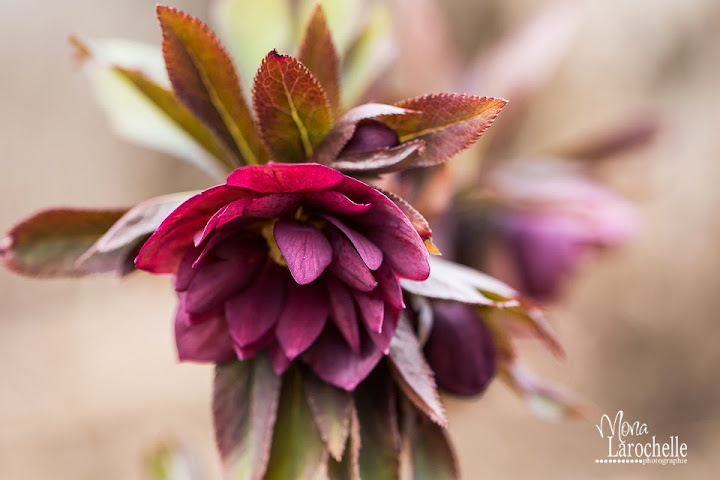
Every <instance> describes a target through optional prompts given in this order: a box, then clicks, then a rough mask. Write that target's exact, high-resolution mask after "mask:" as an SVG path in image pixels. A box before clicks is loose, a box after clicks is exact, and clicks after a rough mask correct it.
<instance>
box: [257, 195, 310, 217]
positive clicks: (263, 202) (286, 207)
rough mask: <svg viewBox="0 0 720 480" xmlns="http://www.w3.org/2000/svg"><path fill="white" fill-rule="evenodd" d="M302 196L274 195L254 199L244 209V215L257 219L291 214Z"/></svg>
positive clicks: (298, 204)
mask: <svg viewBox="0 0 720 480" xmlns="http://www.w3.org/2000/svg"><path fill="white" fill-rule="evenodd" d="M301 200H302V196H301V195H300V194H298V193H276V194H271V195H264V196H262V197H258V198H254V199H253V200H252V201H251V202H250V204H249V205H248V206H247V207H245V211H244V212H243V214H244V215H249V216H252V217H259V218H274V217H281V216H283V215H287V214H289V213H292V212H293V211H294V210H295V209H297V207H298V206H300V201H301Z"/></svg>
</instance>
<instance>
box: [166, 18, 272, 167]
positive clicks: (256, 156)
mask: <svg viewBox="0 0 720 480" xmlns="http://www.w3.org/2000/svg"><path fill="white" fill-rule="evenodd" d="M157 15H158V19H159V20H160V25H161V27H162V31H163V55H164V57H165V65H166V66H167V71H168V75H169V76H170V81H171V82H172V85H173V89H174V90H175V94H176V95H177V96H178V98H179V99H180V100H181V101H182V102H183V103H184V104H185V105H186V106H187V107H188V108H189V109H190V110H191V111H192V112H193V113H195V115H197V116H198V118H200V119H201V120H202V121H203V122H204V123H205V124H206V125H207V126H208V127H210V128H211V129H212V130H213V131H214V132H215V133H216V134H217V135H218V136H219V137H220V138H221V140H222V141H223V142H224V143H225V145H226V146H227V147H228V148H231V149H232V150H233V151H234V152H235V153H236V154H237V155H238V156H239V159H238V164H258V163H264V162H265V160H266V152H265V149H264V147H263V145H262V142H261V141H260V138H259V136H258V133H257V128H256V126H255V121H254V119H253V116H252V113H251V112H250V109H249V108H248V106H247V103H246V102H245V98H244V97H243V94H242V89H241V87H240V79H239V78H238V76H237V73H236V72H235V68H234V67H233V64H232V60H231V59H230V56H229V55H228V54H227V52H226V51H225V49H224V48H223V47H222V45H220V42H219V41H218V40H217V38H216V37H215V35H214V34H213V33H212V32H211V31H210V29H208V27H207V26H205V25H204V24H203V23H202V22H200V21H199V20H198V19H196V18H194V17H191V16H190V15H188V14H186V13H184V12H181V11H179V10H176V9H174V8H170V7H165V6H162V5H159V6H158V7H157Z"/></svg>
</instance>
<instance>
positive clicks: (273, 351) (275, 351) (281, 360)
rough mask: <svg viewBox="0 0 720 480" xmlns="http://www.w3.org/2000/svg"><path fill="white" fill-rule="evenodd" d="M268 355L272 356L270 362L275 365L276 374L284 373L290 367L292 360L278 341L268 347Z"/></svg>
mask: <svg viewBox="0 0 720 480" xmlns="http://www.w3.org/2000/svg"><path fill="white" fill-rule="evenodd" d="M267 352H268V357H270V364H271V365H272V367H273V370H274V371H275V374H276V375H282V374H283V373H285V371H286V370H287V369H288V367H289V366H290V364H291V363H292V360H290V359H289V358H288V357H286V356H285V352H283V350H282V348H280V345H278V343H277V342H272V343H271V344H270V345H268V347H267Z"/></svg>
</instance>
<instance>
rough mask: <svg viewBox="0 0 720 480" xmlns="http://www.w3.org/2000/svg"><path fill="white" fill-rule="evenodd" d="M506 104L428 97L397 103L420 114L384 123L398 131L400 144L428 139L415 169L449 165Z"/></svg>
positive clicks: (442, 95) (470, 98)
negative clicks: (448, 162) (447, 163)
mask: <svg viewBox="0 0 720 480" xmlns="http://www.w3.org/2000/svg"><path fill="white" fill-rule="evenodd" d="M506 103H507V101H506V100H503V99H500V98H488V97H474V96H470V95H460V94H451V93H440V94H433V95H425V96H422V97H416V98H409V99H407V100H402V101H400V102H398V103H396V104H395V105H397V106H398V107H400V108H405V109H408V110H415V111H418V112H422V114H421V115H400V116H394V115H393V116H389V117H384V118H383V119H382V120H383V121H384V122H385V123H387V124H388V125H389V126H390V128H392V129H393V130H395V132H397V134H398V137H399V138H400V143H404V142H408V141H410V140H415V139H417V138H421V139H423V140H425V144H426V145H425V150H424V151H423V152H422V153H421V154H420V155H419V158H418V159H417V160H416V161H415V162H413V164H412V166H416V167H427V166H432V165H438V164H441V163H444V162H447V161H448V160H450V159H451V158H452V157H454V156H455V155H457V154H458V153H460V152H462V151H463V150H465V149H466V148H468V147H470V146H471V145H472V144H473V143H475V142H476V141H477V140H478V138H480V135H482V134H483V132H485V130H487V129H488V127H489V126H490V124H492V122H493V121H494V120H495V118H496V117H497V115H498V113H500V110H501V109H502V108H503V107H504V106H505V104H506Z"/></svg>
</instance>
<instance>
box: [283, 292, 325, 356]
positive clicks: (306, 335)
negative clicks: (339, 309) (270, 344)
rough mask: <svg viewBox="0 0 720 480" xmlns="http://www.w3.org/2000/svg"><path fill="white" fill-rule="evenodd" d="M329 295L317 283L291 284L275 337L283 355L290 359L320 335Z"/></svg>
mask: <svg viewBox="0 0 720 480" xmlns="http://www.w3.org/2000/svg"><path fill="white" fill-rule="evenodd" d="M328 310H329V305H328V298H327V294H326V293H325V291H324V289H323V288H322V286H321V285H320V284H319V283H313V284H310V285H294V284H291V285H290V288H289V290H288V296H287V300H285V307H284V309H283V311H282V313H281V314H280V319H279V320H278V324H277V327H276V328H275V336H276V338H277V340H278V343H279V344H280V346H281V347H282V349H283V351H284V352H285V355H286V356H287V357H288V358H290V359H293V358H295V357H297V356H298V355H300V354H301V353H302V352H304V351H305V350H306V349H307V348H308V347H309V346H310V345H311V344H312V343H313V341H314V340H315V339H316V338H317V337H318V335H320V332H321V331H322V329H323V327H324V326H325V323H326V320H327V317H328Z"/></svg>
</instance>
